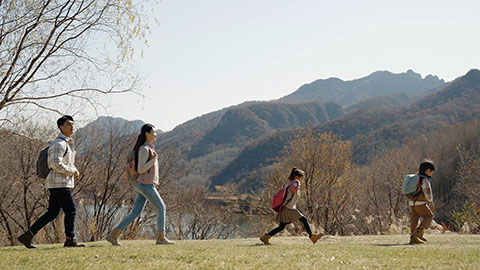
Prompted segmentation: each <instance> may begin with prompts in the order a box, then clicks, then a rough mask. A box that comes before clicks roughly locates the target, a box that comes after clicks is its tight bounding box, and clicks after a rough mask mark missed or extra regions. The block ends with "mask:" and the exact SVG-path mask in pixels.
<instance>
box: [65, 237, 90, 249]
mask: <svg viewBox="0 0 480 270" xmlns="http://www.w3.org/2000/svg"><path fill="white" fill-rule="evenodd" d="M84 246H85V245H84V244H79V243H78V242H77V240H76V239H72V238H69V237H67V239H66V240H65V243H64V244H63V247H84Z"/></svg>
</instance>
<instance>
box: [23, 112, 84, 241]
mask: <svg viewBox="0 0 480 270" xmlns="http://www.w3.org/2000/svg"><path fill="white" fill-rule="evenodd" d="M57 126H58V128H59V129H60V132H61V133H60V135H59V136H58V137H57V138H56V139H55V141H54V142H53V143H52V144H51V145H50V147H49V148H48V167H49V168H50V169H51V170H50V172H49V173H48V176H47V179H46V183H45V184H46V188H47V189H48V191H49V193H50V197H49V199H48V209H47V212H46V213H45V214H43V215H42V216H41V217H40V218H39V219H38V220H37V221H36V222H35V223H34V224H33V225H32V226H31V227H30V228H29V229H28V230H27V231H26V232H25V233H24V234H22V235H20V236H19V237H18V238H17V239H18V241H20V242H21V243H22V244H24V245H25V247H27V248H35V246H34V245H33V244H32V240H33V237H34V236H35V234H37V232H38V231H39V230H40V229H42V228H43V227H44V226H45V225H47V224H48V223H49V222H51V221H53V220H54V219H55V218H56V217H57V216H58V214H59V213H60V209H62V210H63V212H64V213H65V220H64V223H65V224H64V226H65V235H66V240H65V243H64V245H63V246H64V247H84V246H85V245H83V244H78V243H77V240H76V239H75V233H74V230H75V214H76V207H75V202H74V200H73V196H72V189H73V187H74V182H75V179H77V178H78V177H79V175H80V174H79V172H78V170H77V168H76V167H75V164H74V163H75V151H74V150H73V149H72V148H71V147H70V145H69V142H70V141H71V139H72V135H73V133H74V132H75V125H74V122H73V118H72V117H71V116H70V115H65V116H62V117H60V118H59V119H58V120H57Z"/></svg>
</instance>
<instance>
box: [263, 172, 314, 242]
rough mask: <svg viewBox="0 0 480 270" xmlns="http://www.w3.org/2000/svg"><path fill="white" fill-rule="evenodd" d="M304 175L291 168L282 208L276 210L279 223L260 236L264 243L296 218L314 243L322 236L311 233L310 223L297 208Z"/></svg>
mask: <svg viewBox="0 0 480 270" xmlns="http://www.w3.org/2000/svg"><path fill="white" fill-rule="evenodd" d="M304 177H305V173H304V172H303V171H302V170H299V169H297V168H293V169H292V172H291V173H290V176H289V177H288V180H290V181H289V182H288V184H287V191H286V196H285V201H284V202H283V208H282V209H281V210H280V211H279V212H278V215H277V218H276V220H277V221H278V222H279V223H280V225H279V226H278V227H277V228H275V229H273V230H272V231H270V232H269V233H266V234H264V235H262V236H261V237H260V240H261V241H262V242H263V243H264V244H266V245H269V244H270V242H269V240H270V238H271V237H272V236H274V235H275V234H277V233H279V232H281V231H283V229H285V226H286V225H287V224H289V223H292V222H294V221H296V220H300V221H301V222H302V223H303V226H304V227H305V230H306V231H307V233H308V236H309V237H310V240H311V241H312V243H314V244H315V243H316V242H317V241H318V239H320V238H321V237H322V236H323V233H320V234H312V230H311V229H310V224H308V220H307V217H306V216H305V215H304V214H302V213H301V212H300V211H298V209H297V201H298V199H299V198H300V183H301V181H303V179H304Z"/></svg>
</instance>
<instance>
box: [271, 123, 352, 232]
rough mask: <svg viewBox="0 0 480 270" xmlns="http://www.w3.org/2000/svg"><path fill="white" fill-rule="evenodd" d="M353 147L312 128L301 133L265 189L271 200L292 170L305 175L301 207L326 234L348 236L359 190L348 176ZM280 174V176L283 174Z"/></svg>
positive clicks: (290, 145)
mask: <svg viewBox="0 0 480 270" xmlns="http://www.w3.org/2000/svg"><path fill="white" fill-rule="evenodd" d="M351 155H352V154H351V143H350V142H349V141H342V140H340V139H338V138H337V137H335V136H333V135H329V134H325V133H321V134H319V133H316V132H315V131H314V130H313V129H312V128H305V129H302V130H299V131H298V132H297V135H296V136H295V139H294V140H293V141H292V142H291V143H290V144H289V145H288V146H287V147H286V149H285V151H284V153H283V155H282V158H281V159H280V162H279V164H278V165H277V166H275V167H274V170H273V171H272V173H271V175H270V177H268V179H267V181H266V183H265V186H266V188H267V189H269V190H270V191H268V192H265V194H268V195H269V197H268V198H267V199H266V200H265V202H268V201H269V200H270V199H271V195H273V193H274V192H275V191H277V190H278V189H279V188H280V187H282V186H284V185H285V184H286V181H287V180H286V178H287V176H288V175H287V174H288V173H289V172H290V171H289V169H291V168H292V167H294V166H295V167H298V168H301V169H302V170H304V171H305V174H306V176H305V180H304V181H303V183H302V187H301V194H302V195H301V196H302V200H300V202H299V204H298V206H299V208H300V209H302V210H304V211H305V214H306V215H307V216H308V217H309V218H310V219H311V220H312V221H313V222H314V223H315V225H317V226H322V227H323V228H324V230H325V231H326V232H327V233H337V232H338V233H341V234H344V233H345V226H346V225H347V224H346V221H345V217H347V216H348V215H347V214H346V212H347V211H350V210H351V208H350V207H348V206H349V205H350V204H351V202H352V201H353V199H354V198H355V196H354V195H355V191H356V190H357V189H358V187H357V185H355V182H354V181H353V180H352V178H351V177H350V176H349V169H350V167H351V165H350V160H351ZM280 171H281V172H280ZM272 188H274V189H272Z"/></svg>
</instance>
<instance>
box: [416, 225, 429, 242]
mask: <svg viewBox="0 0 480 270" xmlns="http://www.w3.org/2000/svg"><path fill="white" fill-rule="evenodd" d="M413 235H415V236H416V237H417V238H418V239H420V240H422V241H424V242H427V239H425V237H423V229H418V228H417V229H416V230H415V231H414V232H413Z"/></svg>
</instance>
